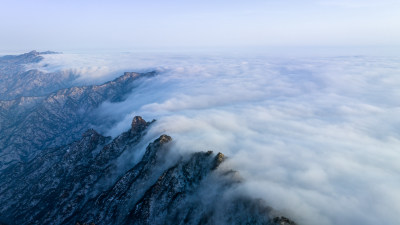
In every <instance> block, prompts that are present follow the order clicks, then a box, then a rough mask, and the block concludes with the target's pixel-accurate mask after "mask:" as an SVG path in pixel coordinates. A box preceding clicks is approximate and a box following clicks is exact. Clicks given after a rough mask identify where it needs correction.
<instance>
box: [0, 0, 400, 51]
mask: <svg viewBox="0 0 400 225" xmlns="http://www.w3.org/2000/svg"><path fill="white" fill-rule="evenodd" d="M0 5H1V7H0V21H1V22H0V30H1V34H2V35H0V52H25V51H29V50H32V49H36V50H54V51H64V52H65V51H67V52H68V51H102V50H103V51H129V50H135V49H144V50H159V49H167V50H169V49H175V50H178V49H215V48H259V47H282V46H285V47H309V46H313V47H318V46H331V47H337V46H341V47H349V46H352V47H354V46H366V47H376V46H382V47H386V48H392V47H395V46H400V13H399V11H400V1H397V0H381V1H373V0H335V1H333V0H331V1H330V0H303V1H297V0H279V1H277V0H249V1H239V0H212V1H211V0H202V1H183V0H171V1H162V0H148V1H137V0H133V1H124V0H115V1H104V0H96V1H94V0H87V1H77V0H69V1H63V0H62V1H50V0H37V1H28V0H12V1H10V0H0Z"/></svg>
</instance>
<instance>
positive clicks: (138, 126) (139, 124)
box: [131, 116, 148, 133]
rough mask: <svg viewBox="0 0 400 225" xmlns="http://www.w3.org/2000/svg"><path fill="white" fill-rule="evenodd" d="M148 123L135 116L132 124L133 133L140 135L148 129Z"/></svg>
mask: <svg viewBox="0 0 400 225" xmlns="http://www.w3.org/2000/svg"><path fill="white" fill-rule="evenodd" d="M147 125H148V122H146V120H144V119H143V118H142V117H141V116H135V117H134V118H133V120H132V123H131V131H132V132H135V133H138V132H140V131H143V130H144V129H146V127H147Z"/></svg>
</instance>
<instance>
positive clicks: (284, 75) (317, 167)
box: [39, 53, 400, 225]
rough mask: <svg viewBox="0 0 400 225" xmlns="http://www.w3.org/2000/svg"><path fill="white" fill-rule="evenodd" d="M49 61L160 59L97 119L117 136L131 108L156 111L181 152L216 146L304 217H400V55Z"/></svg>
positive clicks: (140, 60) (119, 64)
mask: <svg viewBox="0 0 400 225" xmlns="http://www.w3.org/2000/svg"><path fill="white" fill-rule="evenodd" d="M39 66H40V68H41V69H43V70H70V71H72V72H74V73H76V74H79V75H80V76H81V77H80V80H81V81H84V82H89V83H95V82H101V81H103V80H108V79H111V78H114V77H116V76H118V75H120V74H121V72H122V71H149V70H156V71H157V72H158V75H157V76H155V77H153V78H150V79H146V80H142V81H141V82H140V84H138V85H137V87H135V89H133V91H132V93H131V94H130V96H129V97H128V98H127V99H126V100H125V101H124V102H120V103H109V102H108V103H105V104H103V105H102V106H101V107H100V108H99V109H98V110H97V111H98V115H99V116H100V117H104V118H106V117H107V118H111V119H112V120H114V121H116V125H113V126H112V127H109V126H104V127H99V128H98V129H100V130H101V131H102V132H103V133H104V134H106V135H111V136H116V135H118V134H119V133H121V132H122V131H125V130H127V129H128V128H129V126H130V121H131V119H132V117H133V116H134V115H141V116H143V117H144V118H145V119H147V120H151V119H156V120H157V122H156V123H155V124H154V125H153V126H152V127H151V130H150V131H149V134H148V135H149V136H154V137H155V136H157V135H159V134H162V133H166V134H168V135H170V136H172V137H173V139H174V149H175V150H176V151H178V152H188V151H189V152H195V151H199V150H200V151H206V150H213V151H217V152H222V153H224V154H225V155H227V156H228V157H229V159H228V161H227V163H226V164H225V166H226V167H231V168H234V169H235V170H238V171H239V172H240V174H241V176H242V177H243V178H244V179H245V182H244V183H243V185H242V186H241V187H240V188H239V190H237V191H240V192H244V193H248V194H249V195H251V196H254V197H260V198H262V199H264V200H265V201H266V202H267V203H268V204H269V205H271V206H272V207H273V208H275V209H276V210H278V211H281V212H284V213H285V214H287V216H289V217H291V218H293V219H294V220H295V221H296V222H298V223H299V224H315V225H316V224H319V225H322V224H327V225H328V224H398V223H400V218H399V217H398V215H399V214H400V179H399V174H400V163H399V162H400V117H399V115H400V91H399V90H400V89H399V87H400V61H399V58H394V57H382V56H380V57H372V56H345V57H304V58H299V57H296V58H283V57H280V58H274V57H270V56H269V57H267V56H265V57H264V56H260V55H257V56H252V55H244V56H241V55H239V54H233V55H227V54H214V55H202V54H200V53H197V54H192V55H187V54H183V53H182V54H174V55H169V54H150V53H148V54H144V55H143V54H142V55H140V54H133V53H123V54H113V55H102V56H99V55H96V56H95V55H82V54H74V55H73V54H60V55H46V56H45V59H44V60H43V61H42V62H41V63H40V65H39Z"/></svg>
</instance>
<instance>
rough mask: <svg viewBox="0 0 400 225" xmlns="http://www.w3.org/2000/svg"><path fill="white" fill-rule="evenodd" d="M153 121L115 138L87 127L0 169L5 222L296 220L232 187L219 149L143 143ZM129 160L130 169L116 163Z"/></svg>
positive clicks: (0, 209) (0, 211) (166, 140)
mask: <svg viewBox="0 0 400 225" xmlns="http://www.w3.org/2000/svg"><path fill="white" fill-rule="evenodd" d="M150 125H151V123H149V122H146V121H144V120H143V119H142V118H140V117H135V118H134V119H133V122H132V127H131V129H130V130H129V131H127V132H125V133H123V134H121V135H120V136H118V137H116V138H115V139H114V140H110V138H109V137H103V136H101V135H100V134H98V133H97V132H96V131H94V130H88V131H87V132H85V133H84V134H83V135H82V138H81V140H79V141H76V142H73V143H71V144H69V145H66V146H64V147H61V148H52V149H46V150H43V151H41V152H40V153H39V154H38V156H37V157H36V158H34V159H33V160H31V161H29V162H27V163H20V164H14V165H12V166H10V167H8V168H7V169H5V171H3V173H1V175H0V184H1V185H0V196H1V197H0V215H1V217H0V221H2V222H3V223H6V224H76V223H77V222H78V223H91V222H93V223H95V224H290V223H291V222H290V221H287V222H285V220H284V219H282V218H275V220H274V219H273V218H272V217H271V216H270V211H271V209H270V208H269V207H266V206H265V205H264V203H263V202H262V201H256V200H254V199H250V198H248V197H244V196H241V195H239V194H233V193H230V191H229V190H231V188H233V187H234V186H235V185H237V183H238V182H239V181H238V180H237V179H235V177H236V176H235V172H232V171H222V170H220V169H218V168H219V165H220V164H221V163H223V161H224V159H225V157H224V156H223V155H222V154H221V153H218V154H214V153H212V152H211V151H209V152H198V153H194V154H189V155H176V154H173V153H172V152H171V151H172V149H173V148H171V144H170V143H171V140H172V138H171V137H169V136H167V135H161V136H160V137H159V138H157V139H156V140H154V141H153V142H151V143H150V144H148V146H147V148H146V151H145V153H144V154H143V155H142V156H141V157H140V160H139V161H138V162H134V160H129V157H127V156H129V155H135V154H136V155H140V151H141V149H140V147H139V146H140V145H139V143H140V141H141V140H142V137H143V136H144V135H145V134H146V130H147V128H148V127H149V126H150ZM122 161H125V164H126V165H128V167H126V168H121V167H118V165H119V164H120V163H121V162H122Z"/></svg>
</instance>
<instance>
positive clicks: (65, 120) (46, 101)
mask: <svg viewBox="0 0 400 225" xmlns="http://www.w3.org/2000/svg"><path fill="white" fill-rule="evenodd" d="M154 75H155V72H149V73H125V74H124V75H123V76H121V77H119V78H116V79H115V80H113V81H110V82H107V83H104V84H102V85H92V86H82V87H72V88H66V89H61V90H59V91H57V92H55V93H52V94H50V95H48V96H46V97H30V98H28V97H21V98H19V99H16V100H11V101H3V102H2V103H0V122H3V123H1V124H0V159H1V160H0V169H1V168H4V167H7V166H8V165H9V164H10V163H15V162H19V161H27V160H30V159H32V157H34V156H35V154H36V153H37V151H39V150H41V149H44V148H48V147H55V146H60V145H64V144H67V143H69V142H72V141H74V140H77V139H78V138H79V136H80V134H81V133H83V132H84V131H85V130H86V129H88V127H91V126H93V125H95V123H96V121H95V120H94V118H93V116H92V115H91V113H92V111H93V110H94V109H96V108H97V107H98V106H100V104H101V103H103V102H105V101H111V102H115V101H121V100H123V98H124V97H125V96H126V95H127V94H128V93H129V92H130V91H131V90H132V88H134V85H135V84H134V83H135V81H137V80H139V79H140V78H144V77H151V76H154Z"/></svg>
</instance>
